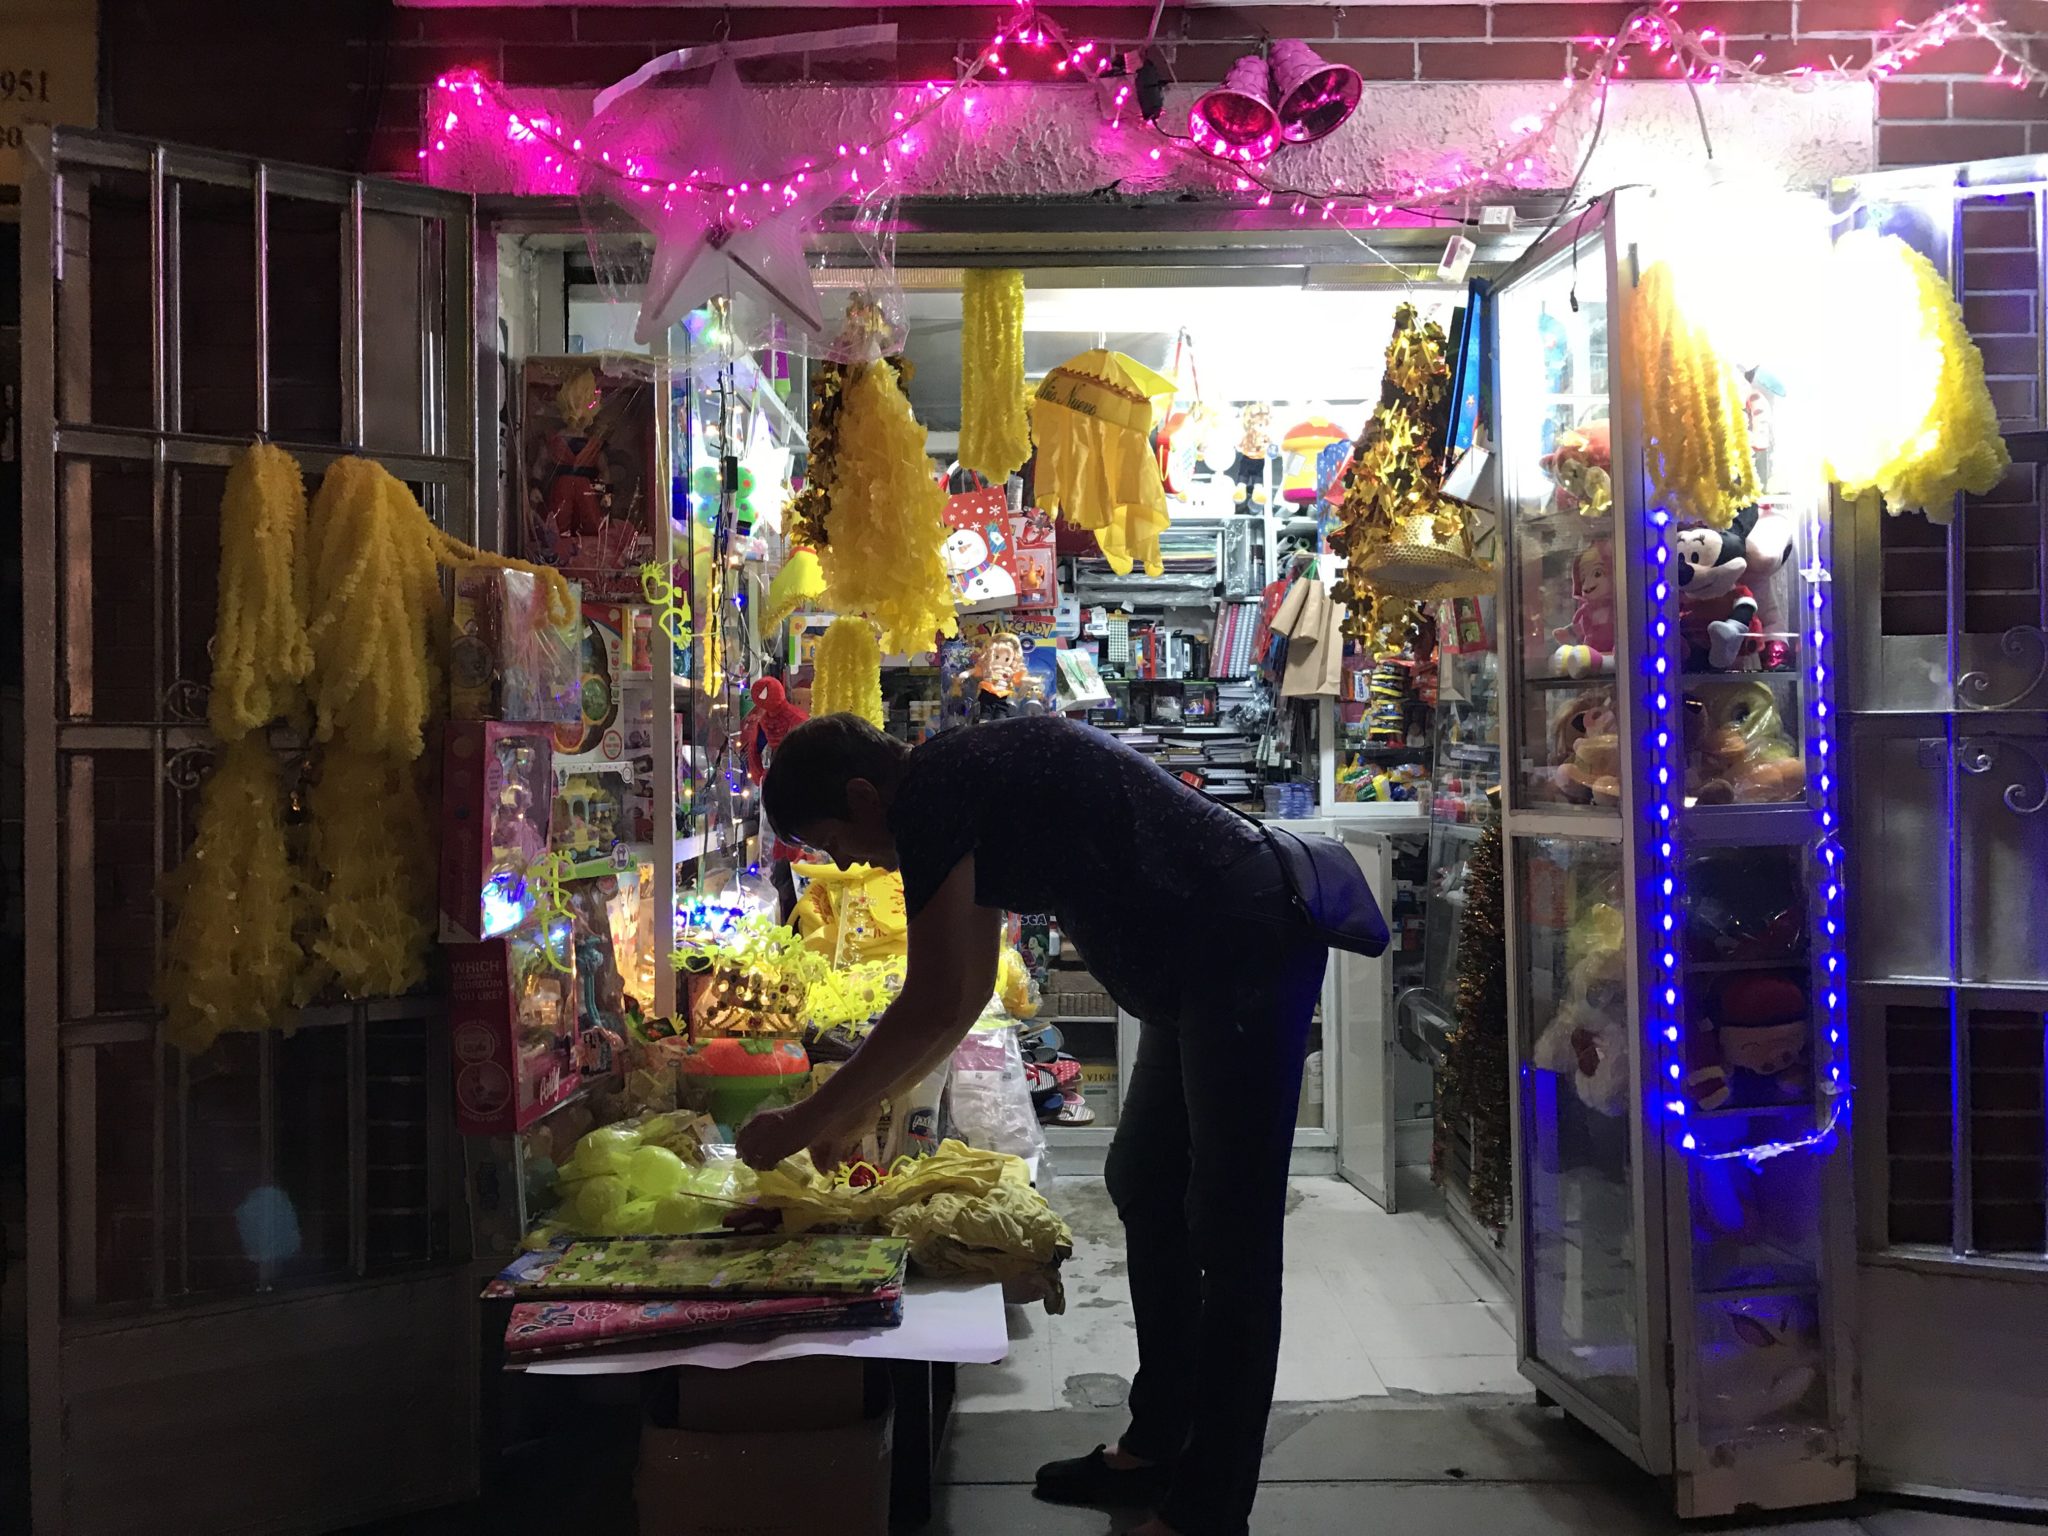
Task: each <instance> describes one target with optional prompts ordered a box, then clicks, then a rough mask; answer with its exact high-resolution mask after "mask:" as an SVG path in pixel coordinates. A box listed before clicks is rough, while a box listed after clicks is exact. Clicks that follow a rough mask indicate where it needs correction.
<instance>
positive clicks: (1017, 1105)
mask: <svg viewBox="0 0 2048 1536" xmlns="http://www.w3.org/2000/svg"><path fill="white" fill-rule="evenodd" d="M947 1123H948V1125H950V1126H951V1127H952V1129H953V1133H954V1134H955V1135H957V1136H958V1137H959V1138H960V1139H961V1140H962V1141H964V1142H966V1143H967V1145H968V1146H970V1147H982V1148H986V1149H987V1150H988V1151H991V1152H1007V1153H1009V1154H1010V1155H1011V1156H1012V1157H1021V1158H1024V1159H1026V1160H1029V1159H1032V1158H1041V1157H1043V1156H1044V1154H1045V1132H1044V1131H1043V1130H1042V1129H1040V1127H1039V1123H1038V1112H1037V1110H1036V1109H1034V1108H1033V1106H1032V1103H1031V1093H1030V1090H1029V1089H1028V1088H1027V1087H1026V1086H1025V1081H1024V1053H1023V1048H1022V1047H1021V1046H1020V1045H1019V1044H1018V1042H1017V1031H1016V1029H1015V1028H1014V1027H1013V1026H1010V1025H999V1026H996V1027H994V1028H988V1029H982V1028H976V1029H974V1030H971V1031H969V1033H968V1035H967V1038H966V1039H965V1040H962V1041H961V1042H960V1047H959V1049H958V1050H956V1051H955V1052H954V1053H953V1081H952V1085H951V1087H950V1089H949V1090H948V1095H947Z"/></svg>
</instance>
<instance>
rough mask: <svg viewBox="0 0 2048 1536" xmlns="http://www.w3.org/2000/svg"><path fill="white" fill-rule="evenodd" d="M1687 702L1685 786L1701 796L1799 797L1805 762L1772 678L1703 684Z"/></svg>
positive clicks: (1738, 799) (1732, 799)
mask: <svg viewBox="0 0 2048 1536" xmlns="http://www.w3.org/2000/svg"><path fill="white" fill-rule="evenodd" d="M1686 704H1687V709H1686V750H1687V764H1686V769H1687V771H1686V791H1687V793H1688V794H1690V795H1691V796H1692V797H1693V798H1694V799H1695V800H1696V801H1698V802H1699V803H1700V804H1701V805H1730V804H1734V805H1766V804H1774V803H1777V802H1780V801H1785V800H1796V799H1798V798H1799V796H1800V794H1801V793H1802V792H1803V791H1804V790H1805V788H1806V764H1805V763H1804V762H1803V761H1802V760H1801V759H1800V756H1799V752H1798V749H1797V748H1796V747H1794V745H1793V743H1792V739H1791V737H1789V736H1788V735H1787V734H1786V733H1785V728H1784V725H1783V723H1782V722H1781V721H1780V720H1779V718H1778V695H1777V693H1776V692H1775V691H1774V690H1773V689H1772V688H1771V686H1770V685H1769V684H1768V683H1761V682H1751V683H1707V684H1703V685H1701V687H1700V689H1699V691H1698V693H1697V695H1688V696H1687V698H1686ZM1694 705H1697V706H1698V708H1697V710H1695V709H1694V708H1693V707H1692V706H1694Z"/></svg>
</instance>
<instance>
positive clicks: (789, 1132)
mask: <svg viewBox="0 0 2048 1536" xmlns="http://www.w3.org/2000/svg"><path fill="white" fill-rule="evenodd" d="M809 1102H810V1101H809V1100H805V1102H804V1104H795V1105H792V1106H790V1107H789V1108H788V1109H764V1110H760V1111H758V1112H757V1113H756V1114H755V1115H754V1117H753V1119H751V1120H749V1121H748V1122H747V1123H746V1124H745V1125H743V1126H741V1127H740V1129H739V1135H738V1136H737V1137H736V1138H735V1140H736V1142H737V1145H738V1147H739V1154H740V1161H742V1162H743V1163H745V1164H746V1165H747V1166H748V1167H749V1168H773V1167H774V1166H775V1165H776V1164H777V1163H779V1162H781V1161H782V1160H783V1159H784V1158H785V1157H789V1156H791V1155H792V1154H793V1153H796V1152H800V1151H802V1150H803V1149H804V1148H805V1147H806V1146H808V1145H810V1143H811V1142H812V1141H813V1140H814V1139H816V1138H817V1137H818V1136H819V1135H820V1134H821V1132H822V1130H823V1127H821V1126H818V1125H816V1124H814V1123H813V1121H812V1117H811V1116H810V1115H807V1114H805V1113H804V1109H805V1105H806V1104H808V1103H809Z"/></svg>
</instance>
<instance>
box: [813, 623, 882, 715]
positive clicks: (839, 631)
mask: <svg viewBox="0 0 2048 1536" xmlns="http://www.w3.org/2000/svg"><path fill="white" fill-rule="evenodd" d="M811 713H812V714H813V715H838V714H850V715H859V716H860V717H861V718H862V719H863V720H865V721H867V722H868V724H870V725H872V726H874V727H875V729H877V730H880V729H882V724H883V715H882V650H881V647H880V646H879V645H877V644H876V643H875V630H874V626H873V625H872V624H870V623H868V621H867V620H866V619H860V618H855V617H854V616H853V615H852V614H842V615H840V616H839V617H838V618H836V619H834V620H833V621H832V623H831V624H830V625H829V626H828V627H827V628H826V630H825V633H824V634H822V635H820V636H819V637H818V648H817V650H816V651H814V652H812V654H811Z"/></svg>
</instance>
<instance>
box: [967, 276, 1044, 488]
mask: <svg viewBox="0 0 2048 1536" xmlns="http://www.w3.org/2000/svg"><path fill="white" fill-rule="evenodd" d="M960 318H961V324H960V463H961V466H962V467H963V468H966V469H971V470H973V471H974V472H975V473H976V474H978V475H980V476H982V477H983V478H984V479H986V480H988V481H989V482H990V483H991V484H993V485H1001V484H1002V483H1003V482H1004V481H1005V480H1007V479H1008V478H1009V477H1010V476H1011V475H1014V474H1015V473H1016V472H1017V471H1018V470H1020V469H1022V468H1023V467H1024V461H1025V460H1026V459H1028V458H1030V457H1031V417H1030V412H1029V410H1028V409H1027V407H1028V403H1029V401H1030V398H1031V396H1030V393H1029V391H1027V390H1026V388H1025V386H1024V274H1023V273H1022V272H1017V271H1012V270H1009V269H1006V268H1001V267H975V268H971V269H970V270H969V271H968V273H967V275H966V277H965V278H964V279H963V280H962V283H961V299H960Z"/></svg>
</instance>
